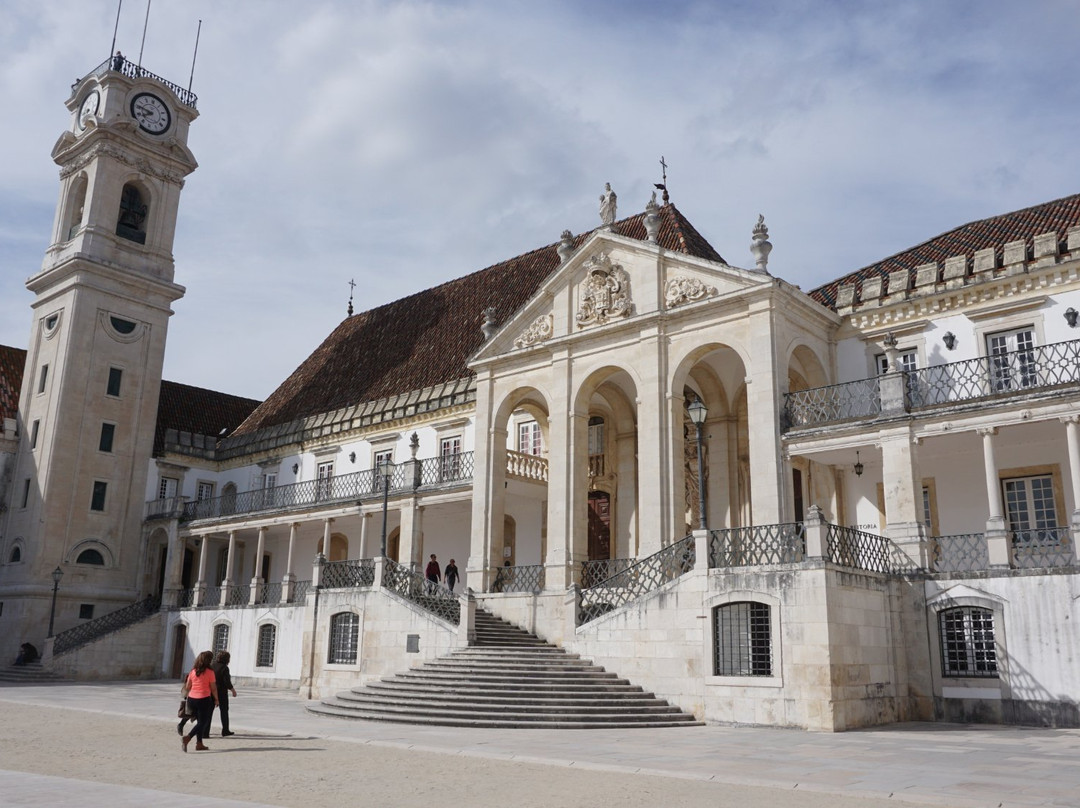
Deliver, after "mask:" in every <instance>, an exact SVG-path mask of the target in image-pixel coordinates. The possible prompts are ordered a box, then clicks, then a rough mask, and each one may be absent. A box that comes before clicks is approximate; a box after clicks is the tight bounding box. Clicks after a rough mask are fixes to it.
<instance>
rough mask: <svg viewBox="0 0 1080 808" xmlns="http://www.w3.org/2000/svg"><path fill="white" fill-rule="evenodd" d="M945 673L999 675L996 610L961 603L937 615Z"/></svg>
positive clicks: (983, 675) (963, 675) (956, 675)
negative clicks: (995, 624)
mask: <svg viewBox="0 0 1080 808" xmlns="http://www.w3.org/2000/svg"><path fill="white" fill-rule="evenodd" d="M938 629H939V631H940V633H941V666H942V674H943V675H945V676H948V677H967V676H977V677H992V678H996V677H997V675H998V674H997V649H996V647H995V643H994V613H993V612H992V611H990V610H989V609H979V608H976V607H961V608H958V609H946V610H945V611H943V612H941V613H940V614H939V615H938Z"/></svg>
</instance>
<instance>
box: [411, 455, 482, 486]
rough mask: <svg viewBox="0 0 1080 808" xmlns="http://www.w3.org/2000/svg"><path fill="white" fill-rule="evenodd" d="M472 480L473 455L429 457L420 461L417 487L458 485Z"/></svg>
mask: <svg viewBox="0 0 1080 808" xmlns="http://www.w3.org/2000/svg"><path fill="white" fill-rule="evenodd" d="M472 478H473V453H472V452H458V453H457V454H450V455H443V456H442V457H429V458H426V459H425V460H421V461H420V480H419V482H418V485H420V486H429V485H445V484H447V483H460V482H465V481H467V480H472Z"/></svg>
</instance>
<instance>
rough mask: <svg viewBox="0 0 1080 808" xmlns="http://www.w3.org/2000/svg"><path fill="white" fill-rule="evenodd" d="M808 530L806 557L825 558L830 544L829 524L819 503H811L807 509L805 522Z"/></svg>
mask: <svg viewBox="0 0 1080 808" xmlns="http://www.w3.org/2000/svg"><path fill="white" fill-rule="evenodd" d="M803 525H804V527H805V530H806V533H805V535H806V557H807V558H823V557H824V556H825V550H826V548H827V547H828V545H829V540H828V526H827V525H826V523H825V515H824V513H822V511H821V508H819V507H818V506H817V505H811V506H810V507H809V508H807V509H806V520H805V521H804V522H803Z"/></svg>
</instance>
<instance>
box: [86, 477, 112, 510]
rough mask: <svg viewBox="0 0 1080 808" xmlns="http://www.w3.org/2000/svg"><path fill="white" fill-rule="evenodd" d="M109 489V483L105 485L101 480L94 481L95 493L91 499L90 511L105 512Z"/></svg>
mask: <svg viewBox="0 0 1080 808" xmlns="http://www.w3.org/2000/svg"><path fill="white" fill-rule="evenodd" d="M108 488H109V484H108V483H103V482H102V481H101V480H94V493H93V495H92V496H91V497H90V510H92V511H103V510H105V492H106V491H107V490H108Z"/></svg>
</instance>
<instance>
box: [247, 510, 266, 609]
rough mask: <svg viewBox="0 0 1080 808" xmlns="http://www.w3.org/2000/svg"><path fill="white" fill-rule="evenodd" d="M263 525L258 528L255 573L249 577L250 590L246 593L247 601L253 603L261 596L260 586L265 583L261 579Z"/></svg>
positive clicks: (264, 530) (263, 543)
mask: <svg viewBox="0 0 1080 808" xmlns="http://www.w3.org/2000/svg"><path fill="white" fill-rule="evenodd" d="M266 530H267V528H266V527H265V526H263V527H260V528H259V541H258V543H257V544H256V545H255V574H254V575H253V576H252V577H251V592H249V593H248V603H250V604H251V605H254V604H256V603H258V602H259V598H261V597H262V588H263V584H264V583H265V582H264V581H263V579H262V557H263V551H264V550H265V549H266Z"/></svg>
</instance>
